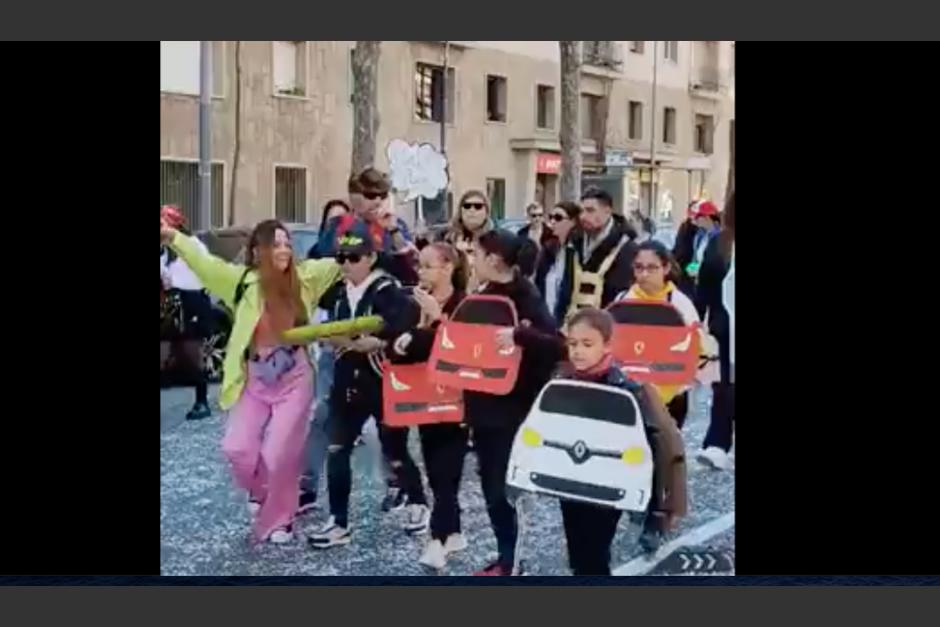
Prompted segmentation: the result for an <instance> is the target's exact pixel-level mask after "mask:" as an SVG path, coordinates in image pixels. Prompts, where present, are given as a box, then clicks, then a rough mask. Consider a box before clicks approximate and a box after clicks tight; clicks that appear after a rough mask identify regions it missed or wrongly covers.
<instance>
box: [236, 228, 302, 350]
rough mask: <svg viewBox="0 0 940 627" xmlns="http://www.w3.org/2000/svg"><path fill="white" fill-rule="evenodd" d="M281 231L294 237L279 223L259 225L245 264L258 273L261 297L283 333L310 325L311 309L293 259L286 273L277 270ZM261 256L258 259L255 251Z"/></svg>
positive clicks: (275, 323) (252, 233) (253, 235)
mask: <svg viewBox="0 0 940 627" xmlns="http://www.w3.org/2000/svg"><path fill="white" fill-rule="evenodd" d="M278 230H281V231H284V232H285V233H288V234H289V233H290V232H289V231H288V230H287V228H286V227H285V226H284V225H283V224H281V223H280V222H279V221H278V220H264V221H262V222H259V223H258V224H257V225H256V226H255V228H254V230H253V231H252V232H251V236H250V237H249V238H248V250H247V253H246V256H245V260H246V261H247V263H248V266H249V267H250V268H253V269H254V270H256V271H257V272H258V276H259V285H260V287H261V295H262V296H263V297H264V303H265V306H266V307H267V310H268V314H269V315H270V316H271V317H272V323H273V325H274V327H275V329H277V330H279V331H283V330H286V329H289V328H291V327H293V326H299V325H303V324H306V323H307V308H306V307H305V306H304V301H303V297H302V296H301V291H300V277H299V276H298V275H297V266H296V265H294V260H293V258H291V261H290V265H288V266H287V270H286V271H284V272H280V271H278V269H277V268H276V267H275V266H274V259H273V257H272V254H273V248H274V236H275V233H277V231H278ZM256 249H257V250H258V255H257V256H256V255H255V250H256Z"/></svg>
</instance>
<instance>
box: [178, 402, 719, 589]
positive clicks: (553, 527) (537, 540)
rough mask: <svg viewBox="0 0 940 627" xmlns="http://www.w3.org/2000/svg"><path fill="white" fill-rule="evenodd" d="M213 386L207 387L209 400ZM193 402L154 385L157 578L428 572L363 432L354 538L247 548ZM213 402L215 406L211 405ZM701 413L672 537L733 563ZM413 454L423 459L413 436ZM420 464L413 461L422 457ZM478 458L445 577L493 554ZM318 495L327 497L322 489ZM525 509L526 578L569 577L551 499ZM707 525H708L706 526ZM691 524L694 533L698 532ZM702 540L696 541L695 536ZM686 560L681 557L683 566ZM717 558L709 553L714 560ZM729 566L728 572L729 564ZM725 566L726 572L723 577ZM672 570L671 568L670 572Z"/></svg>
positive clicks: (629, 537)
mask: <svg viewBox="0 0 940 627" xmlns="http://www.w3.org/2000/svg"><path fill="white" fill-rule="evenodd" d="M216 392H217V388H215V387H213V389H212V390H211V393H210V397H211V400H212V402H213V404H214V401H215V393H216ZM191 402H192V391H191V390H184V389H168V390H161V392H160V474H161V484H160V558H161V572H162V574H164V575H258V576H275V575H378V576H382V575H427V574H432V573H429V572H428V571H426V570H425V569H424V568H423V567H422V566H421V565H420V564H418V562H417V559H418V557H419V555H420V553H421V549H422V546H423V542H424V540H423V539H415V538H410V537H408V536H406V535H405V534H404V532H403V531H402V530H401V528H400V523H401V519H400V518H399V515H398V514H395V513H393V514H382V513H381V512H380V511H379V503H380V501H381V498H382V496H383V493H384V483H383V482H382V480H381V478H380V473H379V469H378V468H377V467H376V461H375V460H376V456H375V454H374V449H372V448H371V447H373V446H376V443H375V442H374V438H369V443H367V445H366V446H361V447H358V448H357V450H356V452H355V453H354V455H353V473H354V474H353V493H352V500H351V503H350V521H351V523H352V525H353V541H352V543H351V544H350V545H348V546H345V547H339V548H334V549H331V550H328V551H322V552H318V551H313V550H310V549H308V548H307V547H306V545H305V543H304V542H302V541H301V540H295V541H294V542H293V543H291V544H288V545H285V546H271V545H261V546H255V547H253V546H250V545H249V543H248V540H247V539H248V524H249V518H248V512H247V511H246V507H245V496H244V495H243V494H242V493H240V491H238V490H237V489H236V488H235V487H234V485H233V483H232V480H231V478H230V475H229V472H228V468H227V466H226V464H225V461H224V459H223V457H222V454H221V451H220V447H219V443H220V441H221V437H222V430H223V415H222V414H220V413H218V411H217V413H216V414H215V415H214V416H213V417H212V418H209V419H207V420H203V421H199V422H187V421H185V420H184V419H183V415H184V414H185V413H186V410H187V409H188V407H189V406H190V404H191ZM216 409H217V408H216ZM706 426H707V420H706V419H705V418H703V417H696V416H690V419H689V422H688V423H687V424H686V425H685V429H684V432H683V435H684V437H685V439H686V447H687V450H688V452H689V457H690V464H689V466H690V473H689V474H690V476H689V482H690V500H691V511H690V514H689V516H688V517H687V518H686V519H685V520H683V522H682V523H681V526H680V528H679V529H678V530H677V531H676V532H674V534H673V535H672V536H671V539H672V540H676V539H678V540H679V541H680V542H681V541H682V538H683V537H690V538H691V540H692V542H691V544H690V546H687V547H683V548H682V549H681V550H682V551H686V552H688V551H693V552H695V551H704V552H706V553H707V552H709V551H711V552H714V553H716V554H724V555H727V556H729V559H730V560H731V561H732V562H733V552H734V527H733V522H732V524H731V526H730V527H729V526H727V525H726V526H724V527H723V528H720V529H719V530H718V531H715V529H716V527H715V524H716V523H715V521H717V523H718V524H720V523H721V522H722V520H720V519H722V517H724V519H727V518H728V517H727V516H725V515H726V514H728V513H729V512H733V510H734V472H733V471H732V472H715V471H711V470H708V469H705V468H702V467H700V466H699V465H698V463H697V462H695V461H692V460H691V458H692V457H694V452H695V451H697V450H698V448H699V447H700V446H701V442H702V438H703V437H704V432H705V428H706ZM415 440H416V439H415V438H413V441H412V445H413V447H412V448H413V453H414V454H415V458H416V459H418V460H420V454H418V452H417V446H416V444H417V442H416V441H415ZM419 463H420V462H419ZM475 465H476V459H475V457H474V456H473V455H472V454H470V455H468V456H467V460H466V468H465V472H464V479H463V485H462V489H461V495H460V499H461V505H462V507H463V516H462V524H463V531H464V534H465V535H466V536H467V540H468V542H469V545H470V546H469V548H468V549H467V550H466V551H463V552H462V553H458V554H456V555H454V556H452V558H451V559H450V561H449V562H448V566H447V569H446V570H445V571H444V573H443V574H446V575H466V574H471V573H472V572H473V571H474V570H476V569H478V568H480V567H481V566H483V565H485V563H486V562H487V561H488V559H489V558H490V557H491V556H493V555H495V552H496V541H495V539H494V538H493V535H492V532H491V530H490V527H489V521H488V518H487V515H486V510H485V507H484V503H483V497H482V494H481V491H480V485H479V480H478V477H477V475H476V468H475ZM321 501H324V502H325V498H323V495H321ZM530 503H531V505H530V508H529V509H530V513H529V515H527V517H526V518H527V520H528V527H527V529H528V532H527V536H526V538H527V539H526V542H525V547H524V549H523V551H524V555H525V559H526V562H527V564H528V567H529V571H530V572H531V574H533V575H567V574H569V571H568V569H567V565H566V562H565V552H564V541H565V540H564V532H563V530H562V527H561V516H560V513H559V509H558V503H557V501H556V500H552V499H546V498H542V499H533V500H532V501H530ZM326 517H327V513H326V512H325V511H322V510H315V511H313V512H311V513H309V514H308V515H307V516H305V517H304V518H303V519H302V524H301V526H302V527H304V528H306V527H308V526H311V525H315V524H319V523H321V522H323V521H324V520H325V519H326ZM710 523H711V526H709V524H710ZM697 530H698V531H697ZM638 534H639V527H638V526H637V525H632V524H630V522H629V520H628V518H627V517H626V516H624V517H623V518H622V520H621V523H620V530H619V532H618V535H617V538H616V540H615V545H614V550H613V555H614V559H613V562H612V567H614V568H615V569H616V568H617V567H620V566H624V565H625V566H624V568H628V569H631V570H635V569H636V568H638V567H637V566H636V564H638V563H640V562H637V561H634V558H636V557H638V556H639V552H638V549H637V548H636V539H637V536H638ZM703 535H707V536H708V537H706V538H702V537H701V536H703ZM700 538H701V539H700ZM689 561H690V560H689V559H685V558H683V559H682V560H681V562H682V563H683V564H684V563H686V562H689ZM712 561H714V560H712ZM673 562H675V563H676V564H678V563H679V562H680V558H679V557H678V556H676V557H674V559H671V560H664V561H663V562H662V563H661V564H659V565H658V566H657V564H655V563H654V564H651V565H650V566H649V567H648V568H647V567H645V566H642V563H640V564H641V566H642V568H641V570H647V571H650V572H651V573H652V574H658V572H659V571H663V570H669V569H670V568H672V567H673V566H671V565H674V564H673ZM732 572H733V571H732ZM732 572H728V571H727V570H725V571H724V573H725V574H732ZM668 574H675V573H672V572H670V573H668Z"/></svg>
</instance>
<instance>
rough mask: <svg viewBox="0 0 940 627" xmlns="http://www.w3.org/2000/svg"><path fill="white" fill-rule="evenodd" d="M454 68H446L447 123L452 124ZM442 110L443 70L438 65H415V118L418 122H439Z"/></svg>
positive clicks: (454, 102)
mask: <svg viewBox="0 0 940 627" xmlns="http://www.w3.org/2000/svg"><path fill="white" fill-rule="evenodd" d="M454 93H455V90H454V68H447V123H448V124H453V123H454V109H455V108H456V107H455V105H456V101H455V99H454ZM443 110H444V68H443V67H441V66H439V65H430V64H427V63H418V64H416V65H415V116H416V117H417V118H418V119H419V120H427V121H429V122H440V121H441V112H442V111H443Z"/></svg>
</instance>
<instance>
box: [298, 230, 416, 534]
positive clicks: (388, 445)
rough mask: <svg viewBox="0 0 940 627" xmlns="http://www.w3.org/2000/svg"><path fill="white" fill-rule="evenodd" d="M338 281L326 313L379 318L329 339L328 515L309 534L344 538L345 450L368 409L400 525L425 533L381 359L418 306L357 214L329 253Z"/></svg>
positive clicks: (325, 302)
mask: <svg viewBox="0 0 940 627" xmlns="http://www.w3.org/2000/svg"><path fill="white" fill-rule="evenodd" d="M335 258H336V262H337V263H338V264H339V265H340V266H341V268H342V273H343V279H344V280H343V281H342V282H340V283H337V284H336V286H334V288H333V289H332V290H330V292H329V293H327V295H326V296H324V298H323V299H322V300H321V303H320V306H321V307H323V308H324V309H327V310H328V311H329V312H330V319H331V320H349V319H351V318H358V317H360V316H369V315H377V316H381V317H382V319H383V320H384V322H385V324H384V326H383V328H382V330H381V331H379V332H378V333H376V334H375V335H367V336H360V337H357V338H352V339H346V338H336V339H334V340H332V343H333V345H334V346H335V349H336V365H335V374H334V379H333V389H332V390H330V401H329V402H330V415H331V421H330V425H329V431H330V433H329V437H330V444H329V447H328V449H327V451H328V455H327V484H328V490H329V500H330V514H331V516H330V519H329V521H327V523H326V525H325V526H324V527H323V528H322V529H320V530H319V531H318V532H317V533H315V534H313V535H311V536H310V537H309V542H310V545H311V546H312V547H313V548H317V549H325V548H330V547H333V546H338V545H343V544H348V543H349V541H350V525H349V494H350V491H351V488H352V472H351V467H350V455H351V453H352V450H353V447H354V446H355V441H356V438H357V437H359V434H360V433H361V432H362V427H363V425H364V424H365V422H366V421H367V420H368V419H369V417H370V416H372V417H374V418H375V420H376V422H377V423H378V424H379V439H380V440H381V442H382V452H383V454H384V456H385V458H386V460H387V461H388V463H389V466H390V467H391V469H392V472H393V473H394V475H395V478H396V479H397V482H398V485H399V486H400V488H401V490H402V492H403V493H404V494H405V495H406V496H407V498H408V506H407V510H408V512H407V520H406V522H405V525H404V526H405V531H406V532H408V533H412V534H416V533H423V532H426V531H427V529H428V524H429V521H430V510H429V509H428V507H427V500H426V499H425V495H424V487H423V484H422V481H421V475H420V471H419V470H418V467H417V466H416V465H415V463H414V461H413V460H412V459H411V456H410V455H409V453H408V447H407V440H408V431H407V429H393V428H388V427H386V426H385V425H383V424H382V362H383V360H384V350H385V346H386V343H387V342H389V341H390V340H392V339H393V338H396V337H398V336H399V335H401V334H402V333H404V332H405V331H407V330H409V329H411V328H413V327H415V326H416V325H417V324H418V319H419V315H420V311H419V309H418V307H417V305H416V304H415V302H414V301H413V300H411V299H410V298H408V296H407V295H406V294H405V292H404V291H403V290H402V289H401V287H400V285H399V283H398V281H396V280H395V279H394V278H393V277H392V276H391V275H390V274H389V273H388V272H386V271H385V270H382V269H380V268H379V267H377V265H376V263H377V261H378V256H377V254H376V247H375V242H374V240H373V238H372V237H371V233H370V230H369V226H368V225H367V224H365V223H364V222H362V221H360V220H355V221H354V222H353V224H352V225H351V227H350V228H349V229H348V230H347V231H346V232H344V233H343V235H341V236H340V237H339V240H338V241H337V249H336V254H335Z"/></svg>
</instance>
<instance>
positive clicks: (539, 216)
mask: <svg viewBox="0 0 940 627" xmlns="http://www.w3.org/2000/svg"><path fill="white" fill-rule="evenodd" d="M529 217H530V218H532V219H533V220H536V219H539V220H541V219H542V218H543V217H545V214H544V213H530V214H529Z"/></svg>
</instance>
